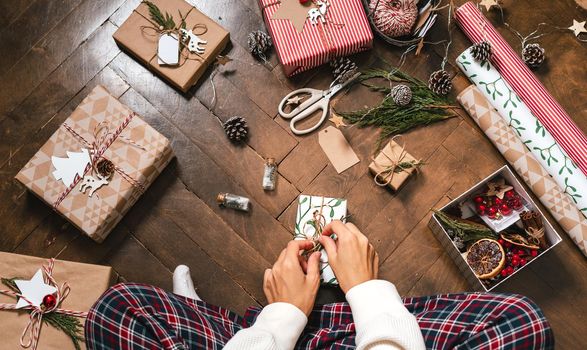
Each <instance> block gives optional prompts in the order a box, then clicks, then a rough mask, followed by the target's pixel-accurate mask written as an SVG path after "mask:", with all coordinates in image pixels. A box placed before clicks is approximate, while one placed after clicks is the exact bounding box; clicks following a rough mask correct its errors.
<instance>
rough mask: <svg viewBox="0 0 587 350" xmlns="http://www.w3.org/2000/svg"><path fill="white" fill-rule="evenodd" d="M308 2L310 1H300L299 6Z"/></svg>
mask: <svg viewBox="0 0 587 350" xmlns="http://www.w3.org/2000/svg"><path fill="white" fill-rule="evenodd" d="M308 1H310V0H300V4H305V3H307V2H308Z"/></svg>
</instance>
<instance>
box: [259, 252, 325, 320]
mask: <svg viewBox="0 0 587 350" xmlns="http://www.w3.org/2000/svg"><path fill="white" fill-rule="evenodd" d="M313 246H314V243H313V242H312V241H290V242H289V243H288V245H287V248H285V249H284V250H283V251H282V252H281V254H280V255H279V258H278V259H277V261H276V262H275V265H273V268H271V269H267V270H265V277H264V280H263V291H264V292H265V296H266V297H267V301H268V302H269V303H270V304H271V303H276V302H284V303H290V304H292V305H294V306H295V307H297V308H298V309H300V310H302V312H303V313H305V314H306V316H308V315H310V312H311V311H312V308H313V307H314V301H315V300H316V294H317V293H318V287H319V286H320V252H314V253H312V255H310V257H309V258H308V261H305V259H304V258H303V257H301V256H300V251H302V250H307V249H311V248H312V247H313Z"/></svg>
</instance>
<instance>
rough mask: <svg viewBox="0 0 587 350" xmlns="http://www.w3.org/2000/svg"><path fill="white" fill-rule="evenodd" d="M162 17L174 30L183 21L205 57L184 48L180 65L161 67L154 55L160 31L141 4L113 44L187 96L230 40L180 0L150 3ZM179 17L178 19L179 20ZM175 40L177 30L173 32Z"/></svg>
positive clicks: (119, 29) (201, 14) (162, 0)
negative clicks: (202, 42) (199, 42)
mask: <svg viewBox="0 0 587 350" xmlns="http://www.w3.org/2000/svg"><path fill="white" fill-rule="evenodd" d="M151 2H152V3H153V4H154V5H155V6H157V7H158V8H159V10H160V11H161V13H162V14H165V13H168V14H169V15H170V16H172V17H173V21H174V22H175V25H176V27H177V28H179V25H180V23H181V20H182V17H183V18H184V19H185V22H186V29H188V30H190V29H192V30H193V33H194V34H197V35H198V37H199V38H200V39H202V40H205V41H206V44H205V45H203V47H204V53H203V54H199V53H192V52H190V51H189V50H188V48H187V47H184V48H183V49H182V50H181V54H180V57H179V65H177V66H168V65H160V64H159V57H158V55H157V47H158V42H159V36H160V34H161V33H162V32H164V31H163V30H161V29H160V26H159V25H158V24H156V23H155V22H154V21H153V20H152V19H151V16H150V14H149V7H148V6H147V4H145V3H144V2H141V3H140V4H139V6H138V7H137V8H136V9H135V10H134V11H133V13H132V14H131V15H130V17H129V18H128V19H127V20H126V21H125V22H124V23H123V24H122V25H121V26H120V28H118V30H117V31H116V32H115V33H114V35H113V37H114V40H115V41H116V43H117V44H118V45H119V46H120V47H121V48H122V49H123V50H125V51H126V52H128V53H129V54H130V55H132V56H133V57H135V58H136V59H137V60H139V61H140V62H141V63H142V64H143V65H145V66H146V67H147V68H149V69H151V70H152V71H154V72H155V73H156V74H158V75H159V76H161V77H163V78H164V79H165V80H167V81H168V82H170V83H171V84H172V85H174V86H175V87H177V88H178V89H180V90H181V91H183V92H187V91H188V90H189V89H190V88H191V87H192V86H193V85H194V84H195V83H196V82H197V81H198V79H199V78H200V77H201V76H202V74H203V73H204V71H205V70H206V68H207V67H208V66H209V65H210V64H211V63H213V62H214V60H215V59H216V57H217V56H218V54H220V52H222V50H223V49H224V47H225V46H226V44H227V43H228V40H229V33H228V32H227V31H226V30H225V29H224V28H222V27H221V26H220V25H218V24H217V23H215V22H214V21H212V20H211V19H210V18H209V17H207V16H206V15H204V14H203V13H201V12H200V11H198V10H197V9H196V8H195V7H193V6H191V5H190V4H188V3H187V2H185V1H183V0H165V1H164V0H151ZM180 16H181V17H180ZM171 32H173V33H174V35H176V36H177V37H180V36H181V34H180V33H179V30H172V31H171Z"/></svg>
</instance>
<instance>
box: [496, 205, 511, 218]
mask: <svg viewBox="0 0 587 350" xmlns="http://www.w3.org/2000/svg"><path fill="white" fill-rule="evenodd" d="M499 211H500V212H501V213H502V214H503V215H506V216H507V215H510V214H511V213H512V209H511V208H510V207H509V206H508V205H507V204H505V203H503V204H502V205H500V206H499Z"/></svg>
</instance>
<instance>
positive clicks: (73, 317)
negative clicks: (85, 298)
mask: <svg viewBox="0 0 587 350" xmlns="http://www.w3.org/2000/svg"><path fill="white" fill-rule="evenodd" d="M54 265H55V259H49V260H48V261H47V264H46V265H43V266H42V267H41V271H42V274H43V280H44V283H45V284H47V285H50V286H52V287H55V289H57V292H56V293H55V294H54V295H47V296H45V297H44V298H43V301H44V302H43V304H41V305H40V306H36V305H35V304H34V303H33V302H31V301H30V300H28V299H27V298H26V297H25V296H24V295H22V294H21V291H20V290H19V289H18V287H17V286H16V283H15V282H14V281H15V280H16V279H17V278H2V283H3V284H5V285H6V286H8V288H10V289H8V290H2V289H0V294H4V295H8V296H13V297H15V298H17V299H20V300H24V301H26V303H27V304H28V305H27V306H25V307H22V308H17V304H8V303H0V310H28V311H30V317H29V322H28V324H27V325H26V327H25V328H24V330H23V332H22V335H21V337H20V346H21V347H23V348H31V349H33V350H35V349H37V345H38V343H39V337H40V334H41V325H42V323H43V322H46V323H48V324H50V325H51V326H53V327H55V328H57V329H59V330H62V331H63V332H65V334H67V335H68V336H69V337H70V338H71V341H72V342H73V345H74V346H75V348H76V349H77V350H80V349H81V347H80V344H79V343H80V341H83V339H84V338H83V324H82V323H81V322H80V321H79V320H78V319H77V318H85V317H87V316H88V313H87V312H83V311H74V310H68V309H63V308H61V304H62V303H63V301H64V300H65V299H66V298H67V296H68V295H69V292H70V291H71V289H70V287H69V285H68V284H67V282H63V283H62V284H61V286H59V285H58V284H57V282H56V281H55V279H54V278H53V267H54ZM49 296H52V297H53V296H54V298H49Z"/></svg>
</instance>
